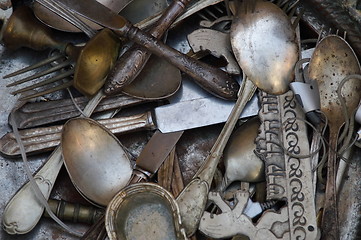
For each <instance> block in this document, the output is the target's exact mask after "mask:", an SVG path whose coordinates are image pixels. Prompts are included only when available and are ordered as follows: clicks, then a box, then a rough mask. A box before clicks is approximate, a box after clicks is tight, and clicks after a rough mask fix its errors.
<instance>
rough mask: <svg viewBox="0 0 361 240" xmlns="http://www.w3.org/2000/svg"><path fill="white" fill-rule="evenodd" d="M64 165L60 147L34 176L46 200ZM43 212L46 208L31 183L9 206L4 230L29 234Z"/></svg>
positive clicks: (4, 219)
mask: <svg viewBox="0 0 361 240" xmlns="http://www.w3.org/2000/svg"><path fill="white" fill-rule="evenodd" d="M62 165H63V161H62V157H61V147H60V146H59V147H58V148H57V149H56V150H55V151H54V152H53V154H52V155H51V156H50V158H49V159H48V161H47V162H46V163H45V164H44V166H43V167H42V168H41V169H40V171H39V172H38V173H37V174H36V175H35V176H34V179H35V181H36V183H37V184H38V186H39V188H40V190H41V192H42V193H43V195H44V197H45V198H46V199H47V198H49V195H50V192H51V190H52V188H53V185H54V182H55V180H56V177H57V176H58V173H59V171H60V168H61V166H62ZM43 211H44V206H43V205H42V204H41V203H40V202H39V201H38V199H37V197H36V196H35V193H34V191H33V189H32V187H31V185H30V182H28V183H26V184H25V185H24V186H23V187H22V188H21V189H20V191H19V192H17V193H16V195H15V196H14V197H13V198H12V199H11V200H10V202H9V203H8V204H7V206H6V208H5V210H4V215H3V226H4V229H5V231H6V232H7V233H9V234H25V233H28V232H30V231H31V230H32V229H33V228H34V227H35V225H36V224H37V223H38V221H39V219H40V218H41V216H42V214H43Z"/></svg>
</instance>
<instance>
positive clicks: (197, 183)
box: [177, 78, 256, 236]
mask: <svg viewBox="0 0 361 240" xmlns="http://www.w3.org/2000/svg"><path fill="white" fill-rule="evenodd" d="M255 90H256V86H255V85H254V84H253V83H252V81H249V80H247V79H246V78H244V80H243V83H242V86H241V90H240V95H239V97H238V99H237V102H236V104H235V105H234V107H233V109H232V112H231V113H230V115H229V117H228V119H227V122H226V123H225V125H224V127H223V129H222V131H221V133H220V134H219V137H218V138H217V140H216V142H215V144H214V145H213V147H212V149H211V151H210V153H209V155H208V157H207V159H206V160H205V161H204V162H203V164H202V166H201V167H200V168H199V170H198V171H197V173H196V174H195V176H194V177H193V179H192V181H191V182H190V183H189V184H188V185H187V186H186V187H185V188H184V189H183V190H182V192H181V193H180V194H179V196H178V198H177V203H178V205H179V210H180V214H181V218H182V222H183V225H184V228H185V229H186V233H187V236H191V235H193V234H194V233H195V231H196V230H197V228H198V225H199V221H200V219H201V216H202V214H203V212H204V208H205V206H206V202H207V198H208V191H209V188H210V186H211V183H212V179H213V175H214V173H215V171H216V168H217V165H218V162H219V159H220V158H221V156H222V154H223V150H224V148H225V146H226V143H227V141H228V139H229V137H230V135H231V133H232V131H233V128H234V126H235V125H236V123H237V120H238V118H239V116H240V115H241V113H242V111H243V109H244V107H245V105H246V103H247V102H248V101H249V100H250V99H251V97H252V96H253V94H254V92H255Z"/></svg>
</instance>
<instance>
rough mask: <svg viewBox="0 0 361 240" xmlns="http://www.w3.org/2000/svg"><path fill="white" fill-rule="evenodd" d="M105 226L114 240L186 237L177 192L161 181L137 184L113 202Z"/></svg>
mask: <svg viewBox="0 0 361 240" xmlns="http://www.w3.org/2000/svg"><path fill="white" fill-rule="evenodd" d="M105 226H106V229H107V232H108V236H109V238H110V240H117V239H154V240H182V239H183V240H186V239H187V237H186V235H185V230H184V228H183V226H182V221H181V217H180V213H179V208H178V205H177V202H176V201H175V199H174V197H173V195H172V194H171V193H169V192H168V191H166V190H165V189H164V188H162V187H161V186H159V185H157V184H152V183H136V184H133V185H131V186H128V187H126V188H125V189H123V190H122V191H120V192H119V193H118V194H117V195H116V196H115V197H114V198H113V200H112V201H111V202H110V203H109V205H108V207H107V211H106V214H105Z"/></svg>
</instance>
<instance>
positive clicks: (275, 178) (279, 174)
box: [256, 91, 287, 200]
mask: <svg viewBox="0 0 361 240" xmlns="http://www.w3.org/2000/svg"><path fill="white" fill-rule="evenodd" d="M259 98H260V103H261V109H260V111H259V114H258V115H259V118H260V120H261V126H260V129H259V135H258V136H257V139H256V145H257V146H256V154H257V155H258V156H259V157H260V158H261V159H262V160H263V161H264V162H265V171H266V172H265V174H266V181H267V199H268V200H271V199H282V198H287V195H286V194H287V193H286V188H287V182H286V165H285V159H284V154H283V149H282V148H281V147H280V144H281V136H282V135H281V132H280V129H281V127H282V116H281V115H280V114H281V113H280V104H279V102H280V99H279V97H277V96H275V95H270V94H267V93H264V92H261V91H260V92H259Z"/></svg>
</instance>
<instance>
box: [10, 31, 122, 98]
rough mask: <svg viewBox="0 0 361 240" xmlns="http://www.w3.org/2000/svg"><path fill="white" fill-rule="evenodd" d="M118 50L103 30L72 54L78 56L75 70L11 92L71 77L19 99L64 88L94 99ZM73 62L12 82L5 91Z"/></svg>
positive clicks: (14, 74) (117, 44) (21, 71)
mask: <svg viewBox="0 0 361 240" xmlns="http://www.w3.org/2000/svg"><path fill="white" fill-rule="evenodd" d="M99 46H102V47H99ZM119 47H120V41H119V40H118V39H117V38H116V37H115V36H114V34H113V33H112V32H111V31H110V30H107V29H103V30H102V31H101V32H99V33H98V34H96V35H95V36H94V37H93V38H92V39H91V40H90V41H89V42H88V43H87V44H86V45H85V46H84V47H83V48H81V50H80V49H79V48H78V49H75V50H73V51H74V52H77V54H76V56H74V57H75V61H76V63H75V68H72V69H69V70H67V71H65V72H61V73H59V74H57V75H55V76H52V77H51V78H48V79H46V80H44V81H41V82H38V83H36V84H32V85H30V86H29V87H25V88H22V89H18V90H16V91H14V92H12V94H19V93H22V92H25V91H29V90H32V89H36V88H39V87H42V86H45V85H48V84H50V83H53V82H55V81H58V80H62V79H64V78H66V77H69V76H71V75H74V76H73V80H71V81H67V82H65V83H63V84H61V85H58V86H56V87H51V88H49V89H46V90H42V91H40V92H37V93H34V94H30V95H27V96H26V97H22V98H21V99H22V100H27V99H30V98H34V97H38V96H42V95H45V94H48V93H51V92H54V91H58V90H61V89H64V88H67V87H69V86H74V87H75V88H76V89H77V90H78V91H79V92H81V93H83V94H84V95H86V96H93V95H94V94H95V93H96V92H97V91H98V90H99V89H100V88H101V87H102V86H103V84H104V81H105V76H106V75H107V74H108V72H109V70H110V68H112V66H113V64H114V63H115V60H116V58H117V56H118V51H119ZM73 49H74V48H73ZM48 60H49V59H47V61H48ZM52 60H54V59H52ZM73 61H74V59H69V60H66V61H64V62H62V63H60V64H58V65H56V66H55V67H52V68H49V69H47V70H45V71H43V72H40V73H36V74H34V75H32V76H29V77H26V78H23V79H21V80H18V81H15V82H13V83H11V84H9V85H8V87H11V86H15V85H18V84H21V83H24V82H27V81H30V80H33V79H35V78H38V77H40V76H44V75H47V74H49V73H52V72H54V71H58V70H61V69H63V68H64V67H66V66H68V65H69V64H72V63H73ZM28 70H29V69H26V71H24V69H22V70H20V71H17V72H15V73H13V74H10V75H7V76H5V77H13V76H16V75H18V74H21V73H24V72H27V71H28ZM30 70H33V69H30Z"/></svg>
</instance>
